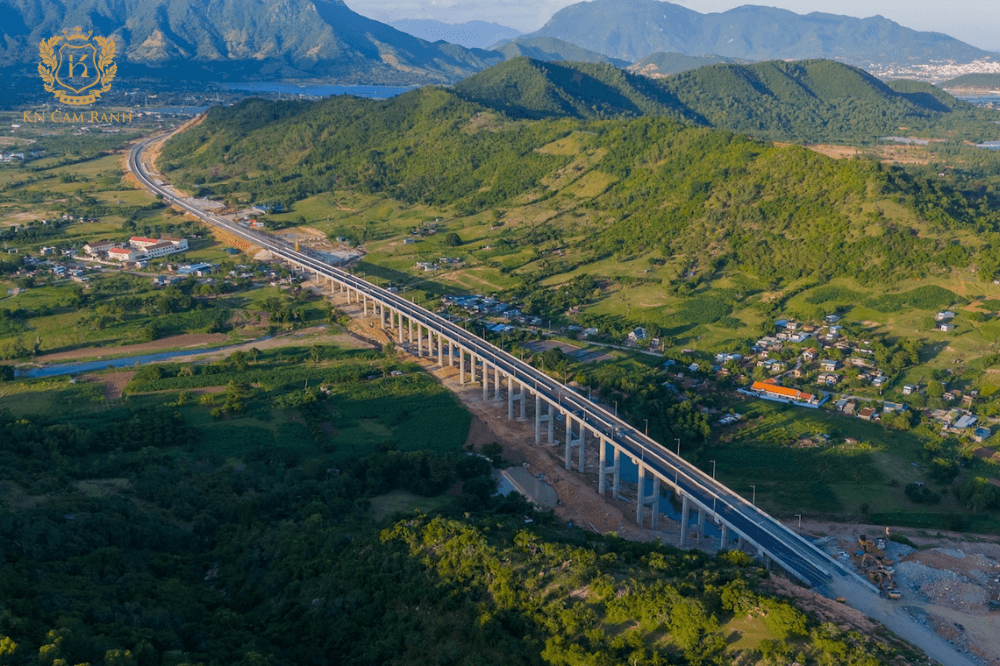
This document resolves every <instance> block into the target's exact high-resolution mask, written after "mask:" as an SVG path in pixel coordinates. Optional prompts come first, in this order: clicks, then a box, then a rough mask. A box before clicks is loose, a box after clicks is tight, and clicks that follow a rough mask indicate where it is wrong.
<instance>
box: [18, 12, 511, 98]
mask: <svg viewBox="0 0 1000 666" xmlns="http://www.w3.org/2000/svg"><path fill="white" fill-rule="evenodd" d="M77 25H78V26H81V27H82V28H83V31H84V32H90V31H94V32H95V33H96V34H98V35H102V36H104V37H111V38H113V39H114V41H115V43H116V44H117V47H118V49H117V50H118V66H119V72H120V73H122V74H135V75H142V74H151V75H154V76H176V77H182V78H209V79H226V80H234V79H235V80H238V79H248V78H257V79H259V78H267V79H280V78H321V79H325V80H328V81H337V82H343V83H379V84H397V85H408V84H422V83H449V82H453V81H457V80H460V79H462V78H464V77H466V76H468V75H469V74H471V73H473V72H475V71H478V70H480V69H483V68H485V67H487V66H489V65H490V64H492V63H494V62H497V61H499V60H500V59H501V56H500V55H499V54H496V53H493V52H491V51H484V50H482V49H466V48H464V47H461V46H458V45H455V44H446V43H443V42H442V43H433V44H432V43H430V42H427V41H424V40H422V39H418V38H416V37H413V36H411V35H408V34H406V33H404V32H400V31H399V30H396V29H395V28H391V27H389V26H387V25H384V24H382V23H379V22H377V21H373V20H371V19H368V18H365V17H363V16H360V15H359V14H356V13H354V12H353V11H351V10H350V9H349V8H348V7H347V5H345V4H344V3H343V2H342V0H80V1H79V2H74V3H71V4H68V3H62V2H57V1H56V0H9V2H5V3H3V4H2V5H0V67H6V68H14V69H17V70H21V71H33V70H34V68H35V67H36V66H37V63H38V58H39V56H38V44H39V42H40V41H41V40H43V39H47V38H49V37H50V36H52V35H60V34H62V31H63V30H64V29H72V28H73V26H77Z"/></svg>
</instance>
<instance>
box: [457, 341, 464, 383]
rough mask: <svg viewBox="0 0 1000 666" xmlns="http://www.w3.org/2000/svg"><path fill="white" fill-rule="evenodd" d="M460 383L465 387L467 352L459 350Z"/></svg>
mask: <svg viewBox="0 0 1000 666" xmlns="http://www.w3.org/2000/svg"><path fill="white" fill-rule="evenodd" d="M458 383H459V385H460V386H465V350H464V349H462V348H461V347H459V348H458Z"/></svg>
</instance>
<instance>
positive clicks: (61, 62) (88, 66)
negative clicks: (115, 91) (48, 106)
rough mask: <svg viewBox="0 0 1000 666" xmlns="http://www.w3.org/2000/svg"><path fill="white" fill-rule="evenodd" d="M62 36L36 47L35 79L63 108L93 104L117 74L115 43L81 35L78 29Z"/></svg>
mask: <svg viewBox="0 0 1000 666" xmlns="http://www.w3.org/2000/svg"><path fill="white" fill-rule="evenodd" d="M62 33H63V34H62V36H61V37H60V36H59V35H54V36H52V37H49V38H48V39H43V40H42V41H41V42H40V43H39V44H38V55H39V57H40V58H41V62H39V63H38V75H39V76H40V77H42V81H44V82H45V90H46V91H47V92H50V93H52V94H53V95H55V97H56V99H58V100H59V101H60V102H62V103H63V104H71V105H74V106H82V105H84V104H93V103H94V102H95V101H97V100H98V99H99V98H100V97H101V95H102V94H104V93H106V92H108V91H109V90H111V81H112V80H113V79H114V78H115V76H116V75H117V74H118V65H116V64H115V41H114V40H113V39H105V38H104V37H101V36H100V35H98V36H96V37H94V38H93V39H91V36H92V35H93V34H94V32H93V31H90V32H88V33H87V34H84V33H83V30H82V29H81V28H80V26H76V27H75V28H73V31H72V32H69V31H67V30H63V31H62ZM59 42H63V43H62V44H61V45H60V44H59ZM57 46H58V50H57V49H56V47H57Z"/></svg>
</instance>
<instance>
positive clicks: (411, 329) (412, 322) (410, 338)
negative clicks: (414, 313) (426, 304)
mask: <svg viewBox="0 0 1000 666" xmlns="http://www.w3.org/2000/svg"><path fill="white" fill-rule="evenodd" d="M415 323H416V322H414V321H413V317H410V337H409V340H408V342H409V343H410V344H411V345H412V344H413V325H414V324H415Z"/></svg>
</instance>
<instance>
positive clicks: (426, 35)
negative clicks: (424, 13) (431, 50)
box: [389, 19, 521, 49]
mask: <svg viewBox="0 0 1000 666" xmlns="http://www.w3.org/2000/svg"><path fill="white" fill-rule="evenodd" d="M389 25H391V26H392V27H393V28H396V29H397V30H402V31H403V32H405V33H408V34H411V35H413V36H414V37H419V38H420V39H426V40H427V41H428V42H436V41H439V40H444V41H446V42H450V43H452V44H458V45H459V46H464V47H465V48H467V49H485V48H489V47H491V46H493V45H494V44H496V43H497V42H499V41H503V40H508V39H514V38H516V37H518V36H520V34H521V32H520V31H518V30H515V29H514V28H508V27H507V26H505V25H500V24H499V23H487V22H486V21H468V22H466V23H455V24H452V23H442V22H441V21H434V20H431V19H399V20H397V21H389Z"/></svg>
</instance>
